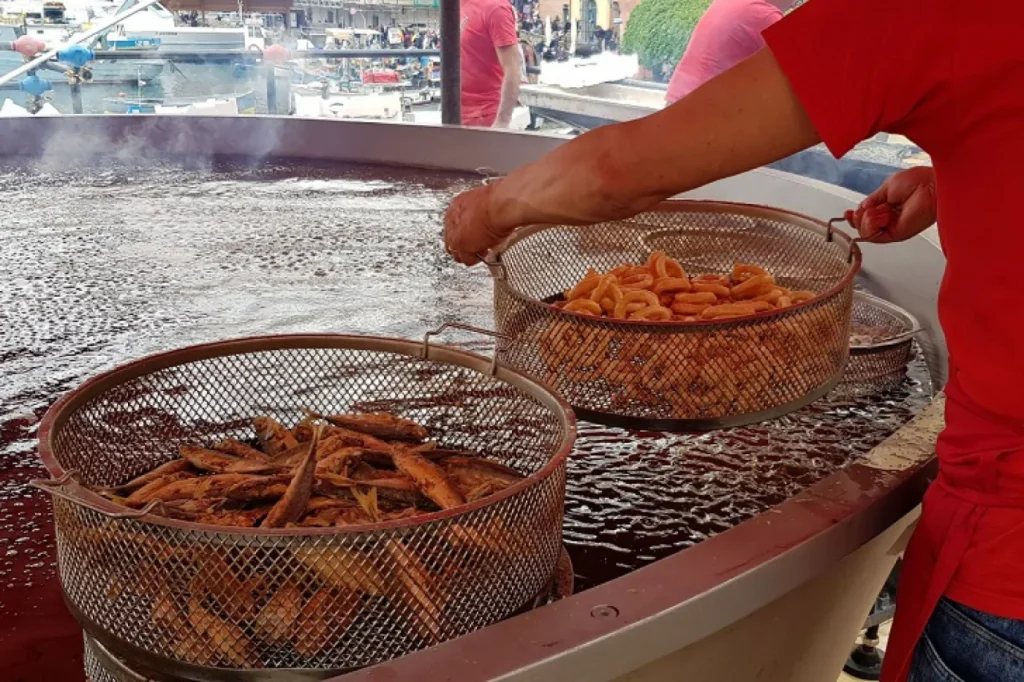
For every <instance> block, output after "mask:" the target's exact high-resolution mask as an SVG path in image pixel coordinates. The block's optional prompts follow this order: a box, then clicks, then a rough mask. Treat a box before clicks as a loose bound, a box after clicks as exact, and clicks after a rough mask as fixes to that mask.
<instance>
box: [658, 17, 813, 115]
mask: <svg viewBox="0 0 1024 682" xmlns="http://www.w3.org/2000/svg"><path fill="white" fill-rule="evenodd" d="M792 5H793V0H715V1H714V2H713V3H711V6H710V7H708V9H707V11H706V12H704V14H703V15H702V16H701V18H700V21H698V22H697V25H696V26H695V27H694V29H693V35H691V36H690V42H689V44H687V46H686V52H684V53H683V57H682V59H680V60H679V63H678V64H677V65H676V70H675V71H674V72H673V73H672V79H671V80H670V81H669V82H668V93H667V94H666V95H665V101H667V102H668V103H669V104H671V103H672V102H675V101H677V100H679V99H680V98H682V97H685V96H686V95H688V94H689V93H690V92H692V91H694V90H696V89H697V88H698V87H700V86H701V85H703V84H704V83H706V82H707V81H709V80H711V79H712V78H714V77H715V76H717V75H718V74H720V73H722V72H723V71H728V70H729V69H731V68H732V67H734V66H736V65H737V64H739V63H740V62H741V61H743V60H744V59H746V58H747V57H749V56H750V55H752V54H754V53H755V52H757V51H758V50H760V49H761V48H762V47H764V38H762V37H761V32H762V31H764V30H765V29H766V28H768V27H769V26H771V25H772V24H774V23H775V22H776V21H778V20H779V19H781V18H782V13H783V12H785V11H786V10H788V9H789V8H790V7H791V6H792Z"/></svg>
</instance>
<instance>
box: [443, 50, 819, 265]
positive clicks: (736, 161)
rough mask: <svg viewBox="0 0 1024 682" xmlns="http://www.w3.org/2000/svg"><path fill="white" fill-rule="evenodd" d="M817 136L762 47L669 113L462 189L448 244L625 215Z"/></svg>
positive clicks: (468, 250)
mask: <svg viewBox="0 0 1024 682" xmlns="http://www.w3.org/2000/svg"><path fill="white" fill-rule="evenodd" d="M818 141H819V138H818V134H817V132H815V130H814V127H813V126H812V125H811V122H810V120H809V119H808V117H807V114H806V112H805V111H804V110H803V107H802V106H801V104H800V101H799V100H798V99H797V97H796V95H795V93H794V92H793V91H792V89H791V88H790V86H789V83H788V82H787V80H786V77H785V76H784V75H783V73H782V71H781V69H780V68H779V65H778V63H777V62H776V61H775V58H774V57H773V56H772V54H771V52H770V51H769V50H767V49H763V50H761V51H760V52H758V53H757V54H756V55H754V56H753V57H751V58H750V59H748V60H746V61H744V62H742V63H740V64H738V65H737V66H736V67H734V68H733V69H731V70H729V71H727V72H726V73H724V74H722V75H720V76H718V77H717V78H715V79H713V80H711V81H710V82H708V83H706V84H705V85H703V86H701V87H700V88H698V89H697V90H695V91H694V92H692V93H690V94H689V95H688V96H687V97H684V98H683V99H681V100H680V101H678V102H676V103H675V104H673V105H672V106H670V107H668V108H666V109H665V110H663V111H661V112H658V113H656V114H653V115H651V116H647V117H645V118H642V119H639V120H636V121H630V122H628V123H622V124H618V125H612V126H606V127H603V128H598V129H597V130H594V131H592V132H590V133H587V134H586V135H582V136H580V137H578V138H577V139H575V140H573V141H572V142H569V143H567V144H565V145H562V146H561V147H559V148H558V149H556V150H555V151H554V152H552V153H551V154H549V155H547V156H546V157H544V158H542V159H540V160H539V161H537V162H535V163H532V164H530V165H528V166H524V167H522V168H520V169H518V170H516V171H515V172H514V173H512V174H510V175H509V176H508V177H507V178H505V179H504V180H501V181H500V182H497V183H494V184H491V185H489V186H487V187H485V188H482V189H479V190H473V191H471V192H467V193H465V194H463V195H460V196H459V197H457V198H456V200H455V202H453V204H452V206H451V208H450V209H449V210H448V214H447V215H446V216H445V230H446V240H447V244H448V248H449V250H450V251H451V252H452V253H453V254H454V255H455V256H456V258H458V259H459V260H460V261H462V262H465V263H475V262H476V261H477V258H476V255H475V254H477V253H480V252H483V251H486V250H487V249H489V248H491V247H493V246H495V245H496V244H498V243H499V242H500V241H501V240H503V239H504V238H505V237H507V236H508V235H509V234H510V233H511V232H512V231H513V230H514V229H515V228H517V227H521V226H523V225H530V224H537V223H541V224H543V223H569V224H585V223H594V222H599V221H603V220H612V219H616V218H624V217H627V216H631V215H634V214H636V213H639V212H640V211H643V210H644V209H646V208H650V207H651V206H653V205H654V204H656V203H658V202H659V201H661V200H663V199H665V198H667V197H670V196H673V195H675V194H678V193H680V192H685V191H687V190H691V189H694V188H696V187H700V186H702V185H705V184H707V183H709V182H712V181H714V180H718V179H721V178H724V177H728V176H730V175H735V174H736V173H741V172H743V171H746V170H750V169H751V168H757V167H758V166H762V165H764V164H766V163H770V162H772V161H776V160H778V159H780V158H783V157H785V156H788V155H789V154H792V153H794V152H797V151H799V150H801V149H805V148H807V147H809V146H811V145H813V144H815V143H817V142H818Z"/></svg>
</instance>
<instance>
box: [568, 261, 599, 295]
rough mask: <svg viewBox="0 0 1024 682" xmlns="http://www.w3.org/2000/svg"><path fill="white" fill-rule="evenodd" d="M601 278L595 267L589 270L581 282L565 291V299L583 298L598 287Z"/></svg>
mask: <svg viewBox="0 0 1024 682" xmlns="http://www.w3.org/2000/svg"><path fill="white" fill-rule="evenodd" d="M601 279H602V278H601V275H599V274H597V273H596V272H594V270H593V269H591V270H589V271H588V272H587V276H586V277H584V278H583V279H582V280H581V281H580V283H579V284H577V285H576V286H574V287H573V288H572V289H569V291H567V292H565V300H567V301H574V300H576V299H577V298H583V297H584V296H586V295H587V294H589V293H590V292H591V291H593V290H594V289H596V288H597V285H599V284H600V283H601Z"/></svg>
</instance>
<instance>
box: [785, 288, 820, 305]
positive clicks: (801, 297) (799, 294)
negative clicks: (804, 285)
mask: <svg viewBox="0 0 1024 682" xmlns="http://www.w3.org/2000/svg"><path fill="white" fill-rule="evenodd" d="M812 298H814V292H813V291H791V292H790V293H789V299H790V300H791V301H793V303H803V302H804V301H809V300H811V299H812Z"/></svg>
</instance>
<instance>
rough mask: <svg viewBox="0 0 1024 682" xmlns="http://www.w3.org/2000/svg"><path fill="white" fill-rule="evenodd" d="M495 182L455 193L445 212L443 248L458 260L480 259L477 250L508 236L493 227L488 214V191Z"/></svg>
mask: <svg viewBox="0 0 1024 682" xmlns="http://www.w3.org/2000/svg"><path fill="white" fill-rule="evenodd" d="M496 184H497V183H491V184H489V185H485V186H484V187H478V188H477V189H471V190H469V191H468V192H463V193H462V194H460V195H459V196H457V197H455V200H454V201H452V203H451V206H449V207H448V210H447V211H446V212H445V214H444V244H445V250H446V251H448V253H449V255H451V257H452V258H454V259H455V260H456V261H458V262H459V263H462V264H464V265H475V264H477V263H479V262H480V259H481V257H480V254H483V253H486V252H487V251H488V250H489V249H491V248H493V247H495V246H497V245H498V244H500V243H501V242H502V241H503V240H504V239H505V237H507V236H508V235H507V234H502V233H501V231H500V230H498V229H496V228H495V227H494V222H493V221H492V220H491V216H490V202H491V192H492V191H493V188H494V187H495V186H496Z"/></svg>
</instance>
